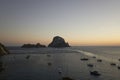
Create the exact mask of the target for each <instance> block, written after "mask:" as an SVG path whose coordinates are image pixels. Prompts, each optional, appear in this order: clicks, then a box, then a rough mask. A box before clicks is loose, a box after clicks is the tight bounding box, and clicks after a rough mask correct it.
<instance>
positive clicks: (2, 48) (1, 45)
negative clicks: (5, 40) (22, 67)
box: [0, 43, 9, 56]
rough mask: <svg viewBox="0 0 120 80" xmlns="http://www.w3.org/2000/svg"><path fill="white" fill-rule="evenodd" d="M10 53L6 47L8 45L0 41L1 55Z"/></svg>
mask: <svg viewBox="0 0 120 80" xmlns="http://www.w3.org/2000/svg"><path fill="white" fill-rule="evenodd" d="M6 54H9V51H8V50H7V49H6V47H5V46H4V45H3V44H1V43H0V56H2V55H6Z"/></svg>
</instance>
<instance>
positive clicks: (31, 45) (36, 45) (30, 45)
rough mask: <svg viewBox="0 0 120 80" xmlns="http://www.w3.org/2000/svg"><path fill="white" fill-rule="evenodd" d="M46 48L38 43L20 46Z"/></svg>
mask: <svg viewBox="0 0 120 80" xmlns="http://www.w3.org/2000/svg"><path fill="white" fill-rule="evenodd" d="M44 47H46V46H45V45H42V44H40V43H37V44H24V45H22V47H21V48H44Z"/></svg>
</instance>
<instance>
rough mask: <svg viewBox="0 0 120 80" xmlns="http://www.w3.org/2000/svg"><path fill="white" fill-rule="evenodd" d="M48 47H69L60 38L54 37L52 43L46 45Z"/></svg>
mask: <svg viewBox="0 0 120 80" xmlns="http://www.w3.org/2000/svg"><path fill="white" fill-rule="evenodd" d="M48 47H54V48H61V47H70V46H69V44H68V43H66V42H65V40H64V39H63V38H62V37H60V36H55V37H54V38H53V40H52V42H51V43H50V44H49V45H48Z"/></svg>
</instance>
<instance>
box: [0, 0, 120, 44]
mask: <svg viewBox="0 0 120 80" xmlns="http://www.w3.org/2000/svg"><path fill="white" fill-rule="evenodd" d="M57 35H59V36H62V37H64V38H65V40H66V41H68V42H69V43H70V45H120V0H0V42H2V43H4V44H5V45H21V44H23V43H37V42H40V43H41V44H46V45H48V44H49V43H50V42H51V40H52V38H53V37H54V36H57Z"/></svg>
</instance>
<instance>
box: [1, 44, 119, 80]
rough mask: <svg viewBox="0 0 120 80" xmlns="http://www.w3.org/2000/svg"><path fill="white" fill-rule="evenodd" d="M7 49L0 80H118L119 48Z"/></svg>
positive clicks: (2, 58)
mask: <svg viewBox="0 0 120 80" xmlns="http://www.w3.org/2000/svg"><path fill="white" fill-rule="evenodd" d="M7 48H8V49H9V51H10V53H11V54H8V55H5V56H2V57H0V65H1V66H2V67H3V70H2V71H0V80H63V77H69V78H71V79H73V80H120V69H119V68H118V67H120V60H119V59H120V46H74V47H68V48H21V47H19V46H18V47H14V46H11V47H7ZM84 59H87V60H84ZM99 60H101V61H99ZM88 64H92V65H93V66H92V67H91V66H88ZM93 71H97V72H98V73H99V74H100V75H99V76H98V75H93V74H91V72H93Z"/></svg>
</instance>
